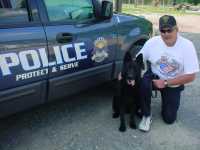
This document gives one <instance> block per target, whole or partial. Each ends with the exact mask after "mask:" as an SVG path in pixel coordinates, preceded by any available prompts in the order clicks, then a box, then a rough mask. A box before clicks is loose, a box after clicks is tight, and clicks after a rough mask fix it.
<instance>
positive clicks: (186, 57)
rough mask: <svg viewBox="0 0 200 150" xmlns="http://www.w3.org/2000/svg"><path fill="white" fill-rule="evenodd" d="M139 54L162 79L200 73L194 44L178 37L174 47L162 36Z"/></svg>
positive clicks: (157, 37)
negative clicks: (168, 44) (169, 45)
mask: <svg viewBox="0 0 200 150" xmlns="http://www.w3.org/2000/svg"><path fill="white" fill-rule="evenodd" d="M139 53H142V54H143V57H144V60H149V61H150V62H151V69H152V72H153V73H155V74H157V75H158V76H159V77H160V78H161V79H165V80H167V79H173V78H175V77H177V76H180V75H184V74H192V73H196V72H198V71H199V63H198V58H197V54H196V50H195V47H194V45H193V43H192V42H191V41H189V40H187V39H185V38H183V37H182V36H180V35H178V37H177V41H176V43H175V45H174V46H172V47H168V46H167V45H166V44H165V43H164V41H163V40H162V38H161V36H155V37H153V38H151V39H150V40H148V41H147V42H146V43H145V45H144V47H143V48H142V49H141V51H140V52H139Z"/></svg>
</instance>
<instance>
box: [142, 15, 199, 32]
mask: <svg viewBox="0 0 200 150" xmlns="http://www.w3.org/2000/svg"><path fill="white" fill-rule="evenodd" d="M142 15H143V16H145V18H147V19H148V20H150V21H151V22H152V23H153V25H154V28H155V29H158V20H159V18H160V17H161V16H162V15H161V14H142ZM175 18H176V20H177V24H178V27H179V31H180V32H190V33H200V16H198V15H177V16H175Z"/></svg>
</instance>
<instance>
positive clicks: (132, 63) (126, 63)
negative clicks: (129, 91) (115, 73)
mask: <svg viewBox="0 0 200 150" xmlns="http://www.w3.org/2000/svg"><path fill="white" fill-rule="evenodd" d="M142 69H144V63H143V55H142V54H139V55H138V56H137V57H136V58H132V56H131V54H130V53H129V52H127V53H126V55H125V57H124V60H123V68H122V78H123V79H124V80H125V81H126V82H127V84H128V85H132V86H133V85H135V82H136V81H138V80H139V79H140V78H141V70H142Z"/></svg>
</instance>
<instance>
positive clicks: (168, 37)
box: [160, 27, 178, 46]
mask: <svg viewBox="0 0 200 150" xmlns="http://www.w3.org/2000/svg"><path fill="white" fill-rule="evenodd" d="M177 32H178V28H177V27H173V28H162V29H160V34H161V37H162V39H163V41H164V42H165V44H166V45H167V46H173V45H174V44H175V43H176V39H177Z"/></svg>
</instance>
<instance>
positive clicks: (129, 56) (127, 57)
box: [123, 52, 132, 63]
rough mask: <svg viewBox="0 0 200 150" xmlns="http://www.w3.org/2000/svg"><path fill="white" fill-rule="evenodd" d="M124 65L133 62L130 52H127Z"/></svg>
mask: <svg viewBox="0 0 200 150" xmlns="http://www.w3.org/2000/svg"><path fill="white" fill-rule="evenodd" d="M123 61H124V63H126V62H130V61H132V56H131V53H130V52H127V53H126V54H125V56H124V60H123Z"/></svg>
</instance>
